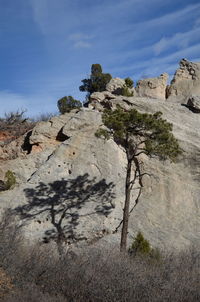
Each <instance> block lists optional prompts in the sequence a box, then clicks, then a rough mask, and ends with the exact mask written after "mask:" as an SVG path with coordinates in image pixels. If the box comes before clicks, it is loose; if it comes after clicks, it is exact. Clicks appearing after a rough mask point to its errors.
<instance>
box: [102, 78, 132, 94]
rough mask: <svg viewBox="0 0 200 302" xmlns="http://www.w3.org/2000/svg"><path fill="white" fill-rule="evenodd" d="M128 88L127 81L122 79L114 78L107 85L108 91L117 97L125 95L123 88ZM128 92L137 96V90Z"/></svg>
mask: <svg viewBox="0 0 200 302" xmlns="http://www.w3.org/2000/svg"><path fill="white" fill-rule="evenodd" d="M125 86H126V83H125V80H123V79H120V78H113V79H111V80H110V82H109V83H108V84H107V85H106V91H108V92H111V93H112V94H115V95H121V94H122V93H123V88H124V87H125ZM127 90H128V92H129V93H130V94H132V95H136V92H135V89H134V87H133V88H127Z"/></svg>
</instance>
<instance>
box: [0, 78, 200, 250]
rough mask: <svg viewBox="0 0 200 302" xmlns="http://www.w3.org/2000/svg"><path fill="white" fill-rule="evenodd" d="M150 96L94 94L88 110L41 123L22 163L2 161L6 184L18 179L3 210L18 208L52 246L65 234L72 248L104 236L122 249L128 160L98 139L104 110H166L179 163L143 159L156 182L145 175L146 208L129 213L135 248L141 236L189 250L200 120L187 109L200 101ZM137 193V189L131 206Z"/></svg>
mask: <svg viewBox="0 0 200 302" xmlns="http://www.w3.org/2000/svg"><path fill="white" fill-rule="evenodd" d="M145 81H146V80H145ZM142 85H143V84H142ZM142 85H141V86H140V87H142ZM144 86H145V85H144ZM155 89H156V88H155ZM162 89H163V88H162ZM152 90H154V89H153V88H152ZM141 91H142V90H141ZM145 91H146V90H145ZM155 91H157V93H158V91H159V93H161V91H162V93H161V95H162V96H163V94H164V90H161V89H160V90H159V89H158V90H155ZM149 97H150V96H149V95H148V97H124V96H120V95H115V94H113V91H112V92H111V91H105V92H101V93H93V94H92V95H91V96H90V100H89V102H88V104H87V106H88V108H82V109H81V110H72V111H71V112H70V113H66V114H64V115H60V116H56V117H53V118H51V119H50V120H49V121H47V122H40V123H38V124H37V125H36V126H35V128H34V129H33V130H32V131H30V132H28V133H27V134H26V135H25V136H23V137H21V138H20V139H21V141H20V142H21V143H19V146H23V145H24V144H25V146H26V148H24V149H23V148H21V151H20V150H18V154H17V156H18V157H17V158H14V159H10V160H7V161H5V158H4V160H3V159H1V169H0V173H1V174H0V176H1V179H2V180H3V175H4V174H5V171H7V170H12V171H13V172H14V173H15V175H16V178H17V181H18V185H17V186H16V187H15V188H14V189H13V190H9V191H3V192H1V193H0V203H1V208H7V207H10V208H12V210H13V213H14V214H15V215H17V216H18V217H19V218H20V221H21V224H22V225H23V226H24V230H25V234H26V236H27V237H28V238H29V239H39V240H40V241H45V242H49V241H50V240H54V239H55V238H57V236H61V237H62V236H64V237H65V243H66V245H67V246H74V245H77V244H80V245H82V244H84V243H85V244H92V243H93V242H95V241H97V240H99V239H100V238H102V237H103V238H104V240H107V242H108V243H110V242H115V243H119V236H120V230H119V231H118V232H117V233H115V230H116V228H117V227H118V226H119V224H120V222H121V219H122V211H123V203H124V183H125V173H126V156H125V153H124V150H123V149H122V148H121V147H120V146H118V145H117V144H116V143H115V142H114V141H113V140H111V139H110V140H108V141H104V140H103V139H99V138H97V137H95V132H96V130H97V129H98V128H99V127H100V126H102V120H101V115H102V113H101V111H103V109H104V108H112V109H115V108H116V106H117V105H120V106H121V107H123V108H124V109H126V110H128V109H130V108H136V109H137V110H139V111H141V112H148V113H154V112H156V111H161V112H163V118H165V119H167V120H168V121H169V122H171V123H172V124H173V133H174V135H175V136H176V137H177V139H178V140H179V142H180V145H181V147H182V149H183V155H182V156H181V157H180V158H179V159H178V161H177V163H170V162H162V161H159V160H158V159H156V158H152V159H149V158H148V157H146V156H143V157H141V158H140V160H141V161H142V163H143V170H144V171H145V172H149V173H150V174H151V175H152V176H151V177H150V176H146V178H145V180H144V188H143V190H142V194H141V197H140V202H139V203H138V204H137V206H136V207H135V208H134V210H133V211H132V212H131V214H130V226H129V240H130V241H129V242H131V240H132V237H133V236H134V235H135V234H136V233H137V232H138V231H139V230H140V231H142V232H143V233H144V236H145V237H146V238H147V239H148V240H150V242H151V243H152V245H153V246H155V247H156V246H157V247H161V248H164V249H171V248H178V249H184V248H185V247H187V246H189V245H190V244H192V243H195V242H196V241H197V240H198V239H199V235H200V234H199V230H200V204H199V202H200V200H199V196H200V186H199V182H200V132H199V131H198V129H199V128H200V116H199V114H195V113H193V112H192V111H191V110H189V108H188V107H189V106H190V107H191V106H193V107H195V108H197V106H198V103H197V100H198V98H197V97H195V98H193V99H190V103H189V104H188V105H187V106H181V104H180V102H177V101H176V100H175V99H171V101H170V100H169V101H167V102H166V101H163V97H162V98H161V99H159V98H154V97H153V96H152V99H151V100H149ZM191 102H192V103H191ZM185 105H186V104H185ZM24 142H25V143H24ZM9 148H11V147H10V146H9V144H8V145H7V150H8V152H9V150H10V149H9ZM1 151H2V150H1ZM2 152H3V154H5V146H4V150H3V151H2ZM10 152H11V151H10ZM20 152H21V153H20ZM133 172H134V171H133ZM137 194H138V186H137V185H136V187H135V188H134V190H133V191H132V196H131V199H132V202H131V208H132V207H133V206H134V204H135V198H136V196H137Z"/></svg>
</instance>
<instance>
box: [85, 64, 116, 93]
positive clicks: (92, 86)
mask: <svg viewBox="0 0 200 302" xmlns="http://www.w3.org/2000/svg"><path fill="white" fill-rule="evenodd" d="M111 79H112V76H111V75H110V74H109V73H102V67H101V65H100V64H92V67H91V75H90V78H89V79H83V80H82V81H81V82H82V83H83V84H82V85H81V86H80V87H79V89H80V91H86V92H88V96H90V95H91V94H92V93H93V92H98V91H99V92H101V91H105V90H106V85H107V84H108V83H109V82H110V80H111Z"/></svg>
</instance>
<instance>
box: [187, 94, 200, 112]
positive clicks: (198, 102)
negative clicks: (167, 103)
mask: <svg viewBox="0 0 200 302" xmlns="http://www.w3.org/2000/svg"><path fill="white" fill-rule="evenodd" d="M187 106H188V107H189V108H190V109H191V110H192V111H193V112H196V113H200V96H191V97H190V98H189V100H188V102H187Z"/></svg>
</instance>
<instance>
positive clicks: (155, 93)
mask: <svg viewBox="0 0 200 302" xmlns="http://www.w3.org/2000/svg"><path fill="white" fill-rule="evenodd" d="M167 80H168V74H167V73H163V74H161V75H160V76H159V77H157V78H149V79H144V80H140V81H138V82H137V86H136V92H137V94H138V96H141V97H149V98H158V99H163V100H164V99H165V98H166V86H167Z"/></svg>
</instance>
